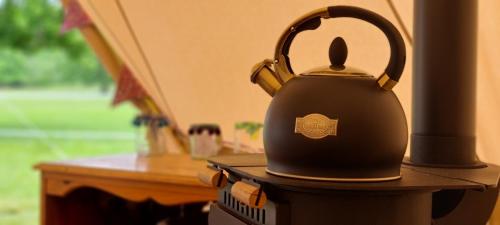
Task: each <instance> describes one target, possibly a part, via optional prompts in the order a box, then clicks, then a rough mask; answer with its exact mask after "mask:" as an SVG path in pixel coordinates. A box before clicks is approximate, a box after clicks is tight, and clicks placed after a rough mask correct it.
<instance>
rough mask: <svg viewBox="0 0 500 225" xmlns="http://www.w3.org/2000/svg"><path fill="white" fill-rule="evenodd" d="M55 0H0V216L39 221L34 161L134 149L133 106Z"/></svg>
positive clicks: (30, 224)
mask: <svg viewBox="0 0 500 225" xmlns="http://www.w3.org/2000/svg"><path fill="white" fill-rule="evenodd" d="M62 19H63V9H62V6H61V4H60V2H59V1H55V0H0V31H1V32H0V160H1V163H0V224H2V225H17V224H22V225H34V224H38V204H39V197H38V193H39V177H38V173H37V172H36V171H35V170H33V168H32V166H33V164H35V163H37V162H39V161H44V160H45V161H46V160H60V159H69V158H74V157H81V156H94V155H102V154H109V153H120V152H133V151H134V145H133V142H134V139H133V138H134V135H133V127H132V125H131V123H130V121H131V120H132V118H133V116H134V115H135V114H136V111H135V109H134V108H133V107H132V106H131V105H129V104H128V103H125V104H123V105H121V106H120V107H118V108H116V109H114V108H112V107H111V104H110V102H111V99H112V97H113V90H114V83H113V82H112V80H111V78H110V77H109V76H108V75H107V74H106V71H105V70H104V69H103V67H102V66H101V65H100V63H99V61H98V59H97V58H96V57H95V55H94V53H93V52H92V51H91V49H89V47H88V46H87V45H86V43H85V41H84V39H83V38H82V37H81V35H80V33H79V32H78V31H77V30H74V31H70V32H68V33H64V34H62V33H61V32H60V27H61V21H62Z"/></svg>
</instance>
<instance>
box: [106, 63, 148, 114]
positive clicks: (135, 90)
mask: <svg viewBox="0 0 500 225" xmlns="http://www.w3.org/2000/svg"><path fill="white" fill-rule="evenodd" d="M146 97H148V94H147V93H146V92H145V91H144V89H143V88H142V86H141V85H140V84H139V83H138V82H137V80H136V79H135V78H134V76H132V72H130V70H129V69H128V68H127V67H126V66H124V67H123V68H122V70H121V72H120V77H119V78H118V82H117V88H116V93H115V97H114V99H113V106H116V105H118V104H120V103H122V102H124V101H128V100H138V99H143V98H146Z"/></svg>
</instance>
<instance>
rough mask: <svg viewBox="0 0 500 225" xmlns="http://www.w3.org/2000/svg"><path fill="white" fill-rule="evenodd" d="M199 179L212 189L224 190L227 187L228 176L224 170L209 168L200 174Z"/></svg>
mask: <svg viewBox="0 0 500 225" xmlns="http://www.w3.org/2000/svg"><path fill="white" fill-rule="evenodd" d="M198 179H199V180H200V181H201V182H202V183H204V184H206V185H208V186H211V187H214V188H224V187H225V186H226V185H227V176H226V174H224V170H221V169H217V168H215V167H212V166H208V167H207V169H205V170H203V171H200V172H199V173H198Z"/></svg>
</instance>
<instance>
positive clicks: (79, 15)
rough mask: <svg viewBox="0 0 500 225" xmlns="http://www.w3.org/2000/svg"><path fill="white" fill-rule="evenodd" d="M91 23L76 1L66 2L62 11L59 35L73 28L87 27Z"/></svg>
mask: <svg viewBox="0 0 500 225" xmlns="http://www.w3.org/2000/svg"><path fill="white" fill-rule="evenodd" d="M90 24H92V21H91V20H90V18H89V17H88V16H87V14H86V13H85V11H83V9H82V7H81V6H80V4H79V3H78V1H76V0H70V1H68V5H67V6H66V8H65V9H64V22H63V24H62V26H61V33H65V32H68V31H69V30H71V29H73V28H78V27H83V26H88V25H90Z"/></svg>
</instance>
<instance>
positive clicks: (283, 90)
mask: <svg viewBox="0 0 500 225" xmlns="http://www.w3.org/2000/svg"><path fill="white" fill-rule="evenodd" d="M339 17H351V18H356V19H360V20H364V21H366V22H369V23H371V24H373V25H375V26H376V27H378V28H379V29H380V30H382V31H383V32H384V34H385V35H386V37H387V39H388V40H389V44H390V48H391V56H390V61H389V64H388V65H387V68H386V69H385V71H384V73H383V74H382V75H381V76H379V77H378V78H375V77H373V76H371V75H369V74H367V73H365V72H363V71H361V70H357V69H353V68H350V67H347V66H345V65H344V62H345V60H346V58H347V45H346V43H345V42H344V40H343V39H342V38H335V40H334V41H333V42H332V44H331V46H330V52H329V53H330V61H331V65H330V66H326V67H323V68H319V69H314V70H311V71H308V72H305V73H302V74H300V75H295V74H294V72H293V70H292V68H291V66H290V60H289V58H288V52H289V49H290V45H291V43H292V41H293V39H294V38H295V36H296V35H297V34H298V33H299V32H301V31H305V30H314V29H316V28H318V27H319V26H320V24H321V19H322V18H323V19H327V18H339ZM405 51H406V50H405V45H404V41H403V39H402V37H401V34H400V33H399V32H398V30H397V29H396V28H395V27H394V25H392V24H391V23H390V22H389V21H388V20H387V19H385V18H383V17H382V16H380V15H378V14H376V13H374V12H371V11H368V10H365V9H361V8H357V7H350V6H332V7H328V8H323V9H319V10H316V11H313V12H311V13H309V14H307V15H305V16H303V17H302V18H300V19H298V20H297V21H296V22H294V23H293V24H292V25H290V27H288V29H286V30H285V32H284V33H283V35H282V36H281V38H280V39H279V42H278V45H277V47H276V52H275V57H274V60H265V61H264V62H261V63H259V64H257V65H256V66H255V67H254V68H253V70H252V75H251V81H252V82H254V83H258V84H259V85H260V86H261V87H262V88H263V89H264V90H265V91H266V92H267V93H269V94H270V95H271V96H273V99H272V101H271V104H270V106H269V108H268V111H267V114H266V119H265V122H264V148H265V153H266V156H267V161H268V166H267V172H268V173H270V174H274V175H278V176H285V177H292V178H299V179H310V180H324V181H345V182H370V181H387V180H394V179H398V178H400V177H401V176H400V167H401V162H402V160H403V157H404V153H405V150H406V146H407V142H408V127H407V123H406V117H405V114H404V111H403V108H402V107H401V104H400V102H399V100H398V98H397V97H396V95H395V94H394V92H393V91H392V90H391V89H392V87H394V85H396V83H397V82H398V80H399V78H400V76H401V74H402V72H403V68H404V64H405V54H406V52H405ZM273 68H274V69H273Z"/></svg>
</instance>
